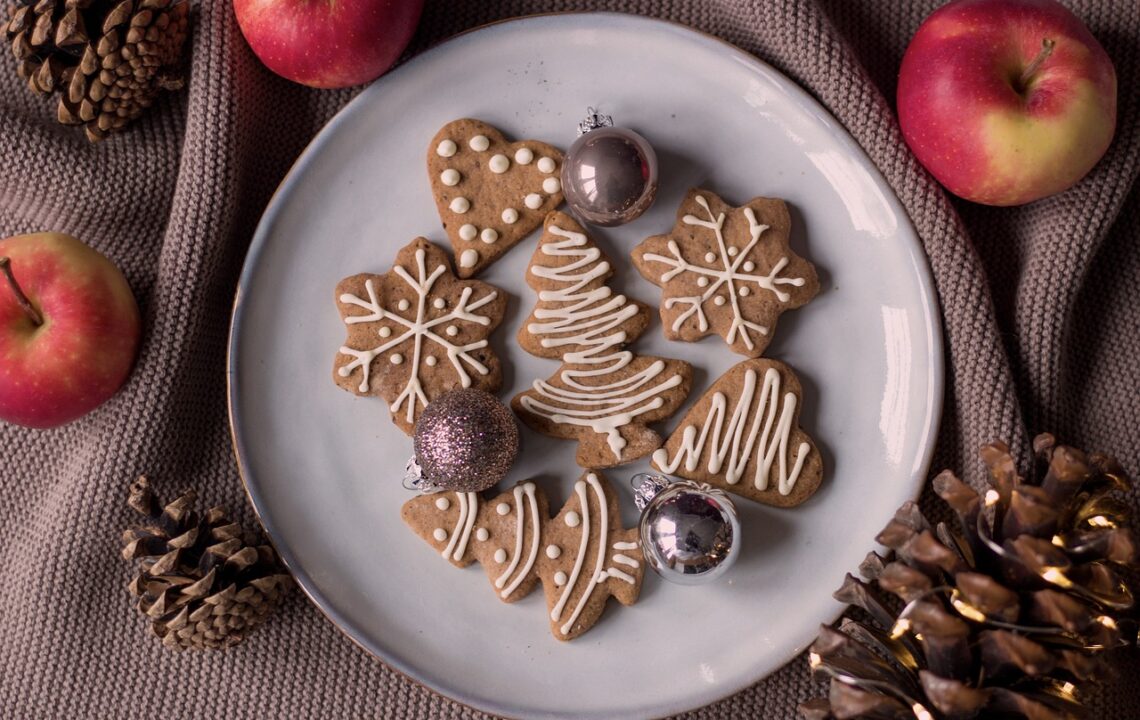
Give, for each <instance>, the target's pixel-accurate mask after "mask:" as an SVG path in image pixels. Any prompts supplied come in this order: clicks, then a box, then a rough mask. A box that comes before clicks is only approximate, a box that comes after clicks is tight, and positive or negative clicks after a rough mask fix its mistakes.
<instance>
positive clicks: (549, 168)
mask: <svg viewBox="0 0 1140 720" xmlns="http://www.w3.org/2000/svg"><path fill="white" fill-rule="evenodd" d="M538 169H539V170H540V171H542V172H544V173H552V172H554V161H553V160H551V159H550V158H548V157H540V158H539V159H538Z"/></svg>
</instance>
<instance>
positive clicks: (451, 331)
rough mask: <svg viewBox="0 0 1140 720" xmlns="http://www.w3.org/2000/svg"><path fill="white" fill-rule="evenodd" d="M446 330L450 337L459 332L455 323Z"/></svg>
mask: <svg viewBox="0 0 1140 720" xmlns="http://www.w3.org/2000/svg"><path fill="white" fill-rule="evenodd" d="M472 252H474V251H472ZM444 332H445V333H447V335H448V337H455V336H456V335H458V334H459V328H457V327H455V326H454V325H448V326H447V328H446V329H444Z"/></svg>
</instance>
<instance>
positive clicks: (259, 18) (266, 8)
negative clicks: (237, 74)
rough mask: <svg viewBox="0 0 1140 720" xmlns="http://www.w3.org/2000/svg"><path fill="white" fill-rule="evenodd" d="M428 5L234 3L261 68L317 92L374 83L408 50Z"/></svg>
mask: <svg viewBox="0 0 1140 720" xmlns="http://www.w3.org/2000/svg"><path fill="white" fill-rule="evenodd" d="M423 6H424V0H234V12H235V14H236V15H237V21H238V26H239V27H240V28H241V32H242V34H243V35H245V39H246V41H247V42H248V43H249V46H250V47H251V48H252V49H253V52H254V54H255V55H257V57H259V58H260V59H261V62H263V63H265V66H266V67H268V68H269V69H270V70H272V71H273V72H275V73H277V74H278V75H280V76H281V77H284V78H287V79H289V80H292V81H293V82H298V83H301V84H302V85H308V86H310V87H316V88H340V87H349V86H351V85H359V84H361V83H366V82H370V81H372V80H375V79H376V78H378V77H380V76H381V75H383V74H384V72H385V71H386V70H387V69H388V68H390V67H392V64H393V63H395V62H396V60H397V59H399V57H400V53H402V52H403V51H404V48H405V47H407V46H408V42H409V41H410V40H411V39H412V34H413V33H414V32H415V30H416V24H417V23H418V22H419V20H420V13H421V12H422V11H423Z"/></svg>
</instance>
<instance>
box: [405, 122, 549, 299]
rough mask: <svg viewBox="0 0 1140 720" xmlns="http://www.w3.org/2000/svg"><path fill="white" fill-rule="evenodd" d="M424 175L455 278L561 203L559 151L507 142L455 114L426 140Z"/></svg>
mask: <svg viewBox="0 0 1140 720" xmlns="http://www.w3.org/2000/svg"><path fill="white" fill-rule="evenodd" d="M427 158H428V160H427V166H428V178H429V179H430V180H431V189H432V194H433V195H434V196H435V204H436V208H437V209H438V210H439V217H440V220H441V221H442V222H443V229H444V230H446V231H447V237H448V238H449V239H450V240H451V247H452V248H453V249H454V251H455V261H456V264H457V265H458V273H459V277H463V278H468V277H472V276H474V275H476V274H477V273H479V272H480V271H481V270H483V268H485V267H487V266H488V265H490V264H491V263H492V262H494V261H495V260H496V259H497V258H498V257H499V256H500V255H502V254H503V253H504V252H506V251H507V250H510V249H511V248H512V247H513V246H514V245H516V244H518V242H519V241H520V240H522V239H523V238H525V237H526V236H527V235H530V234H531V232H533V231H534V229H535V228H537V227H538V226H539V225H541V224H542V219H543V218H544V217H545V216H546V213H548V212H550V211H551V210H553V209H555V208H556V207H558V206H559V205H561V204H562V182H561V180H559V177H560V176H561V173H562V153H561V152H560V151H559V150H558V149H557V148H555V147H552V146H550V145H547V144H546V143H542V142H538V141H537V140H522V141H519V142H516V143H511V142H507V140H506V139H505V138H504V137H503V134H502V133H501V132H499V131H498V130H497V129H495V128H493V127H491V126H490V125H488V124H487V123H485V122H482V121H480V120H471V119H469V118H468V119H463V120H454V121H452V122H449V123H448V124H446V125H444V126H443V128H441V129H440V131H439V132H438V133H436V134H435V137H434V138H432V141H431V145H430V147H429V148H428V154H427Z"/></svg>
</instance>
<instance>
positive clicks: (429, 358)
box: [424, 355, 439, 367]
mask: <svg viewBox="0 0 1140 720" xmlns="http://www.w3.org/2000/svg"><path fill="white" fill-rule="evenodd" d="M437 362H439V361H438V360H436V359H435V355H428V356H427V357H426V358H424V365H427V366H428V367H435V364H436V363H437Z"/></svg>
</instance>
